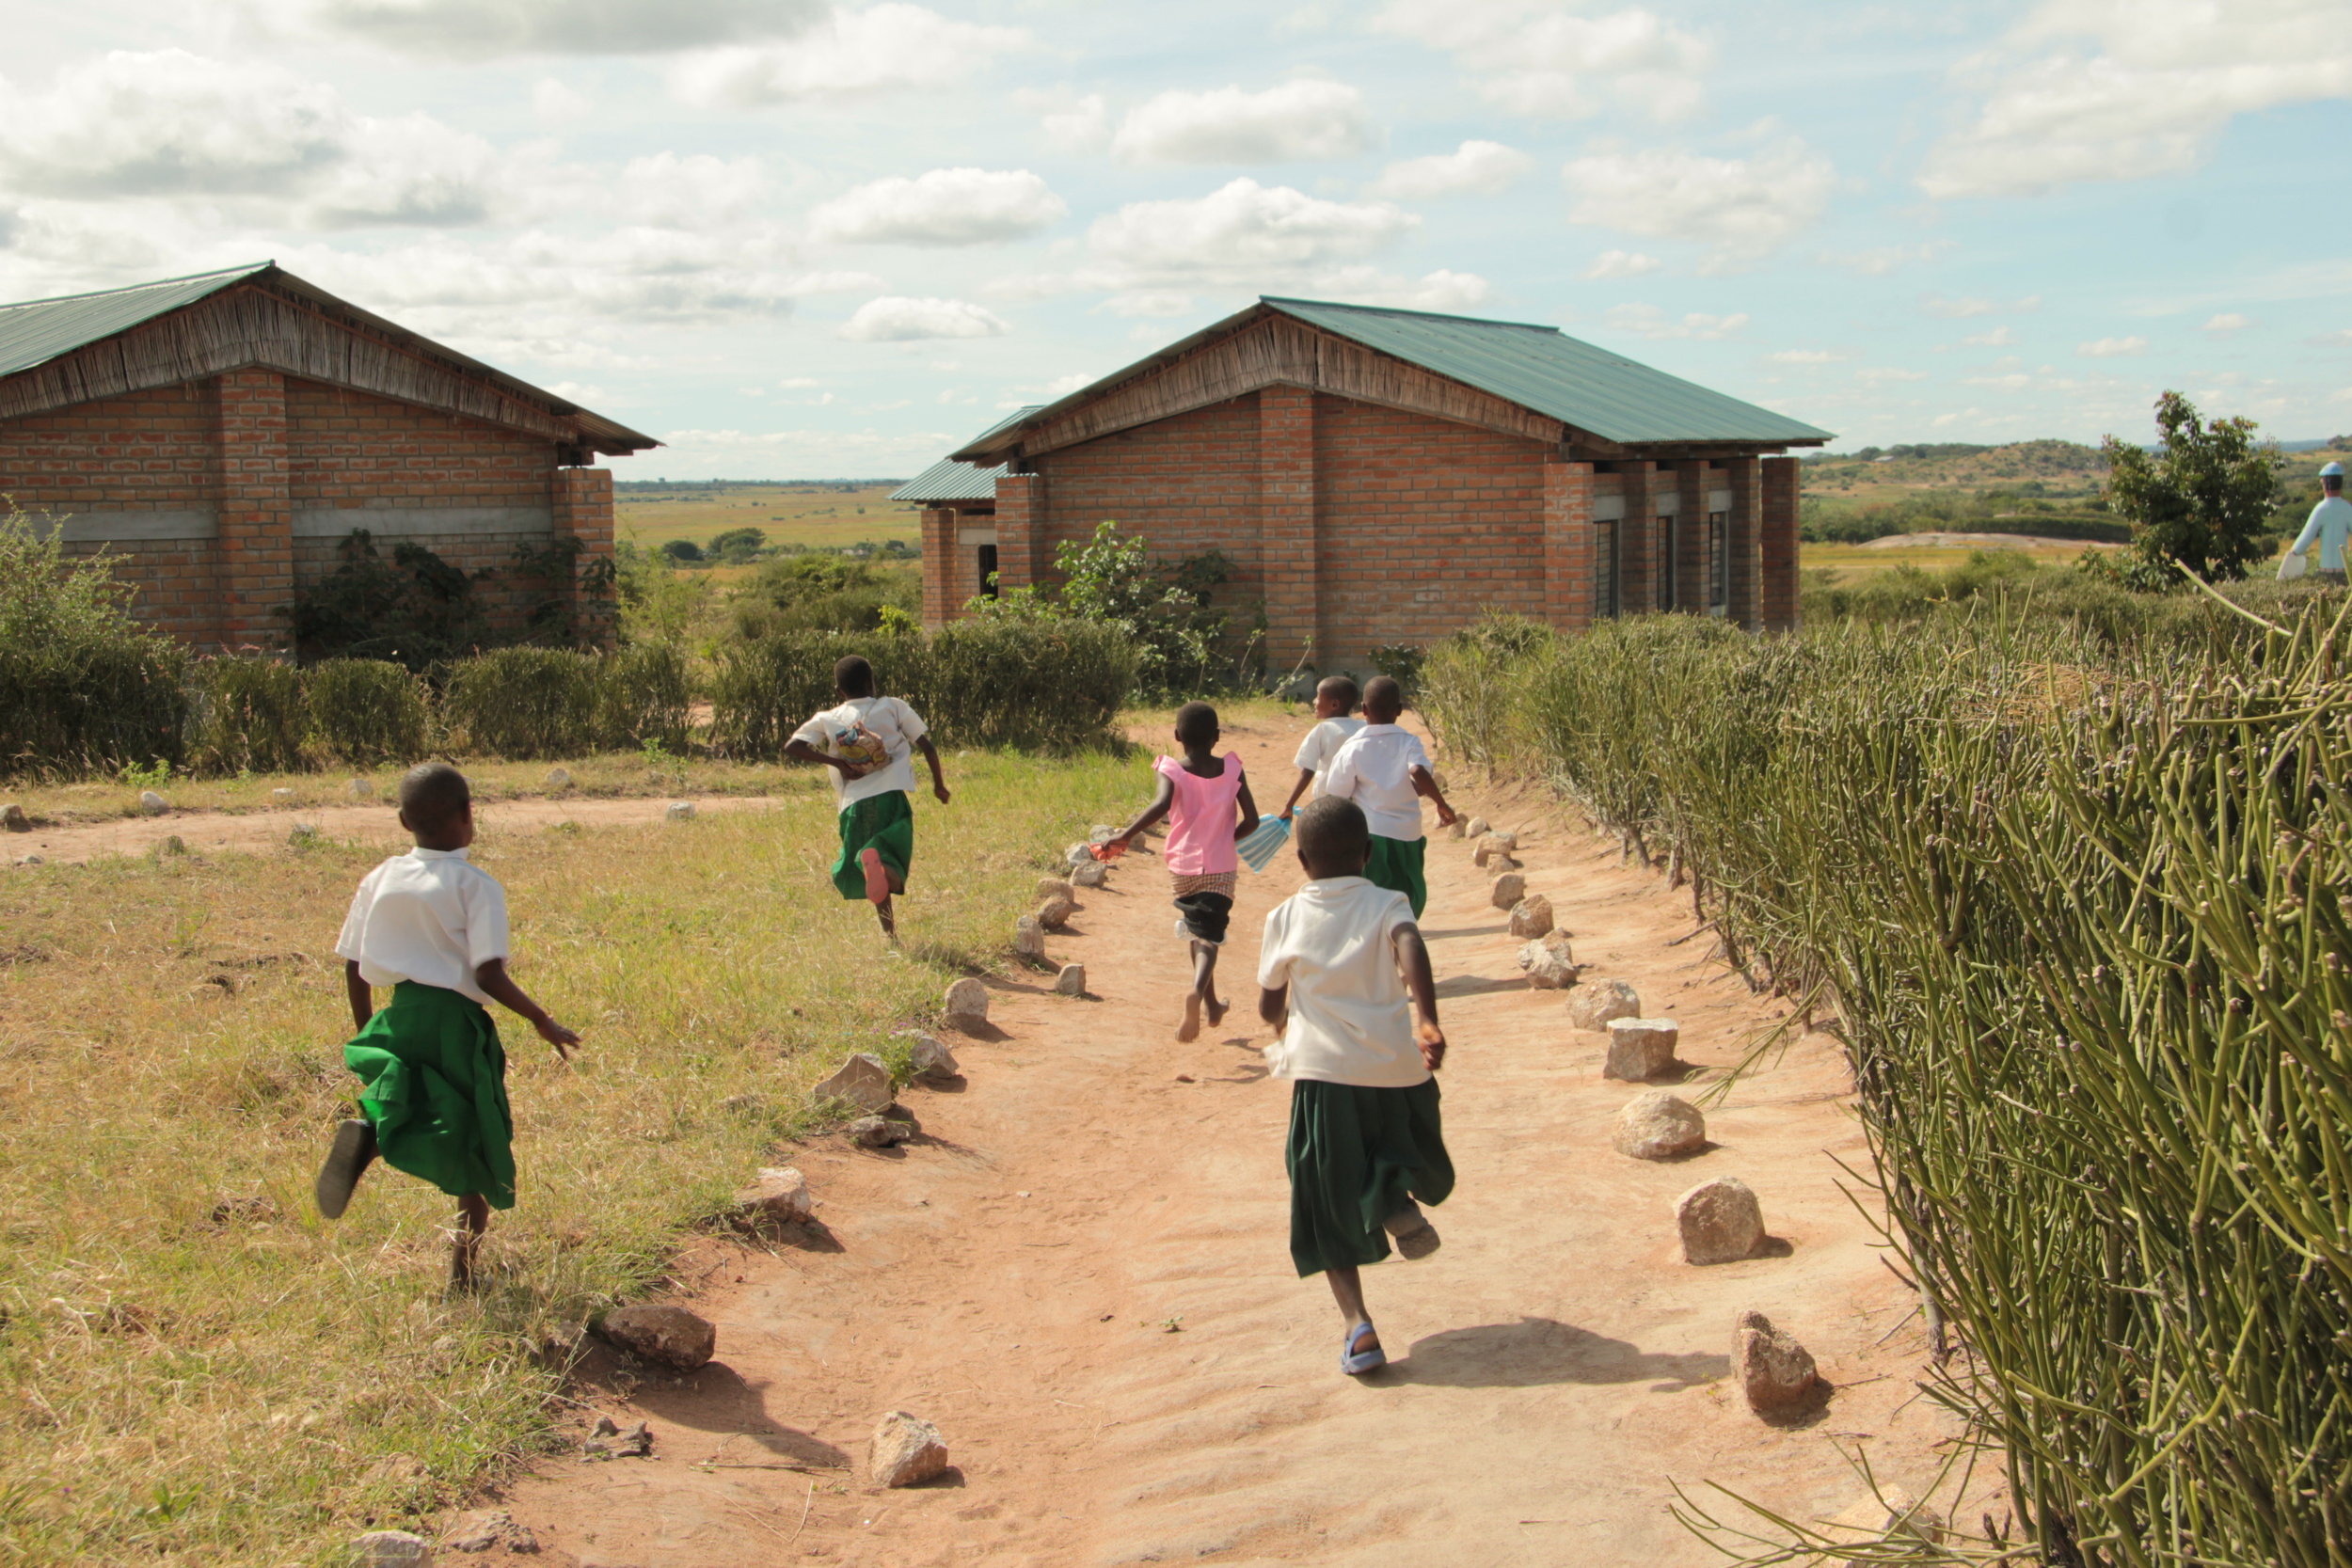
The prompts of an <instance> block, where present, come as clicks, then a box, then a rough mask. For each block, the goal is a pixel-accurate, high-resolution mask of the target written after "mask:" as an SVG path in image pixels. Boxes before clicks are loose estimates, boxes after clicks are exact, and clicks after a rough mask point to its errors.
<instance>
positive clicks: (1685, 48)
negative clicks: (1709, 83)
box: [1373, 0, 1714, 122]
mask: <svg viewBox="0 0 2352 1568" xmlns="http://www.w3.org/2000/svg"><path fill="white" fill-rule="evenodd" d="M1373 26H1374V27H1375V28H1376V29H1378V30H1380V31H1382V32H1387V33H1395V34H1399V35H1401V36H1403V37H1406V38H1409V39H1414V40H1418V41H1420V42H1422V43H1425V44H1429V45H1431V46H1433V47H1436V48H1439V49H1445V50H1449V51H1451V52H1452V53H1453V55H1454V59H1455V61H1456V62H1457V63H1458V64H1460V65H1461V66H1462V67H1463V68H1464V69H1465V70H1467V71H1470V72H1471V74H1472V76H1473V78H1474V79H1475V81H1476V83H1477V87H1478V91H1479V94H1480V96H1482V97H1484V98H1485V99H1486V101H1487V102H1488V103H1492V104H1494V105H1496V106H1497V107H1499V108H1502V109H1505V110H1508V111H1509V112H1511V113H1513V114H1520V115H1530V116H1544V117H1548V118H1551V119H1583V118H1585V117H1588V116H1591V115H1597V114H1599V113H1600V112H1601V111H1602V110H1603V109H1605V108H1610V107H1614V108H1616V109H1617V110H1619V111H1620V112H1629V113H1634V114H1640V115H1645V116H1647V117H1649V118H1651V119H1657V120H1659V121H1661V122H1669V121H1673V120H1677V119H1687V118H1688V117H1690V116H1691V115H1693V114H1695V113H1697V112H1698V111H1699V110H1700V109H1701V108H1703V107H1704V106H1705V104H1706V101H1707V95H1706V88H1705V87H1704V85H1703V82H1702V78H1703V77H1704V76H1705V75H1706V72H1707V71H1708V67H1709V66H1711V65H1712V64H1713V63H1714V50H1713V48H1712V47H1711V46H1710V45H1709V44H1708V42H1707V40H1705V39H1703V38H1701V37H1699V36H1698V35H1697V34H1695V33H1692V32H1689V31H1687V30H1685V29H1683V28H1680V27H1677V26H1675V25H1674V24H1671V23H1667V22H1664V21H1661V19H1660V18H1659V17H1658V15H1657V14H1656V13H1655V12H1652V11H1648V10H1645V9H1643V8H1640V7H1631V8H1627V9H1625V10H1620V11H1612V12H1609V13H1608V14H1606V15H1601V16H1579V15H1576V14H1574V13H1572V12H1571V11H1569V10H1567V9H1566V8H1564V7H1563V6H1561V5H1560V4H1558V3H1557V0H1391V4H1390V5H1389V6H1388V8H1386V9H1384V10H1383V11H1381V12H1380V14H1379V15H1378V16H1376V17H1375V18H1374V19H1373Z"/></svg>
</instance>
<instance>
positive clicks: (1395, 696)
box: [1364, 675, 1405, 724]
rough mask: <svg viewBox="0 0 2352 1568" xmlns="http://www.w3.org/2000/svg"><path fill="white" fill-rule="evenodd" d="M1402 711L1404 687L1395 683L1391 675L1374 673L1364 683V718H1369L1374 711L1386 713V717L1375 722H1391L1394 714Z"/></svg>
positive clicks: (1403, 706)
mask: <svg viewBox="0 0 2352 1568" xmlns="http://www.w3.org/2000/svg"><path fill="white" fill-rule="evenodd" d="M1404 711H1405V689H1404V688H1403V687H1401V686H1399V685H1397V684H1396V680H1395V678H1394V677H1393V676H1390V675H1375V676H1373V677H1372V679H1370V680H1368V681H1366V682H1365V683H1364V717H1365V718H1367V719H1370V718H1372V716H1373V715H1374V714H1375V713H1379V714H1386V715H1387V716H1388V717H1387V718H1385V719H1380V720H1377V721H1375V722H1378V723H1382V724H1388V723H1393V722H1394V721H1395V720H1396V716H1397V715H1398V714H1400V713H1403V712H1404Z"/></svg>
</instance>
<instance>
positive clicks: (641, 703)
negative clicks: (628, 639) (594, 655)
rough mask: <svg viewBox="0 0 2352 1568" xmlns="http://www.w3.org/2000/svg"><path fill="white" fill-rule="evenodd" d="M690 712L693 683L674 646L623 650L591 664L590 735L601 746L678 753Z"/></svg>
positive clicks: (689, 721) (659, 645) (683, 747)
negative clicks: (654, 747) (656, 747)
mask: <svg viewBox="0 0 2352 1568" xmlns="http://www.w3.org/2000/svg"><path fill="white" fill-rule="evenodd" d="M693 707H694V683H693V679H692V677H691V674H690V673H688V671H687V668H686V656H685V655H684V654H683V653H681V652H679V651H678V650H677V649H676V648H675V647H669V646H664V645H661V644H659V643H651V644H645V645H642V646H639V647H634V648H623V649H622V650H621V651H620V652H618V653H614V654H607V655H605V656H604V657H602V658H599V659H597V660H596V739H597V740H598V741H599V742H600V743H601V744H603V745H605V746H609V747H630V746H644V744H646V743H647V742H648V741H654V742H659V743H660V745H661V746H662V747H664V748H665V749H667V750H669V751H671V752H684V751H685V750H686V745H687V732H688V729H689V727H690V725H691V721H692V715H693Z"/></svg>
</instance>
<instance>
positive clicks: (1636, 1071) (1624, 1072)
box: [1600, 1018, 1682, 1084]
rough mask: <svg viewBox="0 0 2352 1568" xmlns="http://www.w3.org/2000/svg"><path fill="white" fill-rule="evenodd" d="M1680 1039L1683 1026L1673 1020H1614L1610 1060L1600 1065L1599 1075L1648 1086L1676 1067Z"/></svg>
mask: <svg viewBox="0 0 2352 1568" xmlns="http://www.w3.org/2000/svg"><path fill="white" fill-rule="evenodd" d="M1681 1038H1682V1027H1681V1025H1679V1024H1677V1022H1675V1021H1674V1020H1673V1019H1670V1018H1613V1019H1611V1020H1610V1021H1609V1059H1608V1060H1607V1061H1606V1062H1604V1063H1602V1064H1601V1069H1600V1075H1601V1076H1602V1077H1603V1078H1622V1079H1623V1080H1625V1081H1626V1082H1627V1083H1629V1084H1645V1083H1647V1082H1648V1081H1649V1080H1651V1079H1653V1078H1655V1077H1657V1076H1658V1075H1659V1074H1661V1073H1662V1072H1664V1071H1665V1070H1666V1069H1669V1068H1671V1067H1673V1066H1674V1061H1675V1046H1676V1045H1677V1043H1679V1041H1680V1040H1681Z"/></svg>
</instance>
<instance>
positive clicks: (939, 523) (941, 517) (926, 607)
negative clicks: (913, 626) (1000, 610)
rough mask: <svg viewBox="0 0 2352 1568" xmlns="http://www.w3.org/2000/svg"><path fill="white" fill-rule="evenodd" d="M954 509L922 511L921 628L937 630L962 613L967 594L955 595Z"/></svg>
mask: <svg viewBox="0 0 2352 1568" xmlns="http://www.w3.org/2000/svg"><path fill="white" fill-rule="evenodd" d="M958 564H959V562H958V558H957V554H956V510H955V508H954V507H952V506H927V507H925V508H924V509H923V626H924V627H925V629H927V630H930V631H937V630H938V629H939V628H940V627H942V626H946V624H947V623H948V622H950V621H952V620H954V619H955V618H956V617H957V616H958V615H961V613H963V601H964V600H966V599H968V598H970V597H971V596H972V595H971V594H959V593H957V592H956V567H957V565H958Z"/></svg>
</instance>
